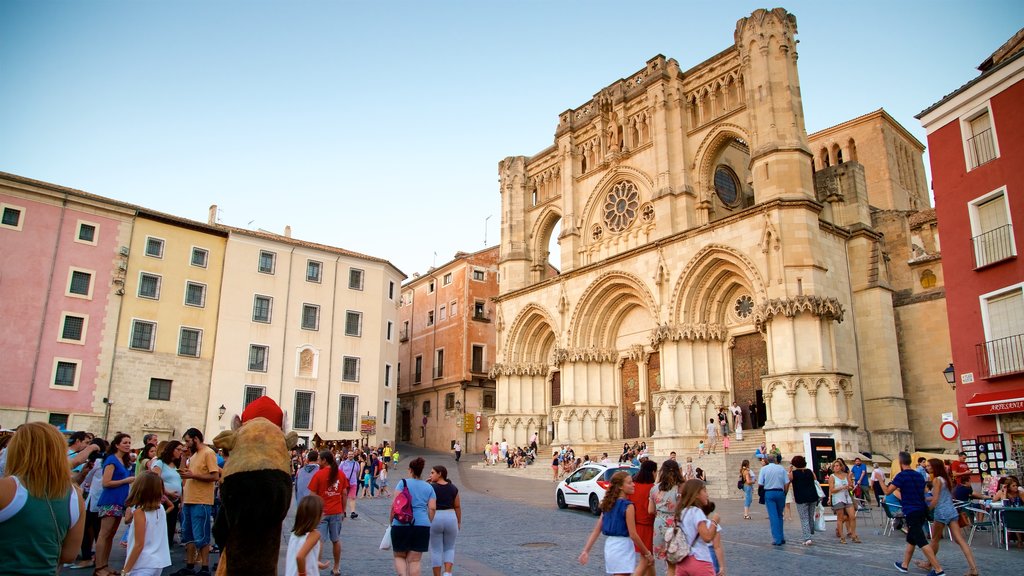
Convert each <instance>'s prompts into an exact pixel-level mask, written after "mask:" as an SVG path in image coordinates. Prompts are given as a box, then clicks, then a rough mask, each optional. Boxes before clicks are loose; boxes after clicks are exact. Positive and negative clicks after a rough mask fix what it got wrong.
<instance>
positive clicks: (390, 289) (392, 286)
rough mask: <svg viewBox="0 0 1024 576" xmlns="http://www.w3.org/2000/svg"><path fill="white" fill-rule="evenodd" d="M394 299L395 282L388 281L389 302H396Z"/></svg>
mask: <svg viewBox="0 0 1024 576" xmlns="http://www.w3.org/2000/svg"><path fill="white" fill-rule="evenodd" d="M394 299H395V281H394V280H389V281H388V300H394Z"/></svg>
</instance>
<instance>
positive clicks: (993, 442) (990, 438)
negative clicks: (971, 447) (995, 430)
mask: <svg viewBox="0 0 1024 576" xmlns="http://www.w3.org/2000/svg"><path fill="white" fill-rule="evenodd" d="M977 447H978V469H979V470H980V471H981V472H982V473H983V474H995V475H1002V474H1004V473H1005V472H1006V461H1007V460H1008V459H1009V455H1008V454H1007V452H1006V446H1005V445H1004V443H1003V435H1002V434H990V435H986V436H978V439H977Z"/></svg>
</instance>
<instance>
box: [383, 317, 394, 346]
mask: <svg viewBox="0 0 1024 576" xmlns="http://www.w3.org/2000/svg"><path fill="white" fill-rule="evenodd" d="M394 328H395V323H394V322H392V321H391V320H388V323H387V324H386V327H385V329H384V337H385V339H386V340H387V341H388V342H391V334H392V332H393V331H394Z"/></svg>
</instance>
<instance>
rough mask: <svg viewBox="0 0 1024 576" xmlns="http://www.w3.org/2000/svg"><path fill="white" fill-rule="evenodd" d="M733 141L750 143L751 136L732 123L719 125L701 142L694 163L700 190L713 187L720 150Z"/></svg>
mask: <svg viewBox="0 0 1024 576" xmlns="http://www.w3.org/2000/svg"><path fill="white" fill-rule="evenodd" d="M732 139H739V140H742V141H743V142H747V143H749V142H750V136H749V135H748V134H747V131H746V130H745V129H744V128H743V127H741V126H738V125H736V124H730V123H722V124H718V125H717V126H715V127H714V128H712V129H711V131H710V132H708V135H707V136H705V137H704V140H702V141H701V143H700V146H698V147H697V153H696V154H695V155H694V159H695V160H694V163H693V167H694V169H695V170H696V171H697V183H698V186H699V188H698V190H705V189H709V188H710V187H711V186H712V181H713V174H714V166H713V164H714V160H715V158H716V157H717V156H718V150H719V149H720V148H721V147H722V145H723V144H725V143H726V142H728V141H729V140H732ZM748 146H749V144H748Z"/></svg>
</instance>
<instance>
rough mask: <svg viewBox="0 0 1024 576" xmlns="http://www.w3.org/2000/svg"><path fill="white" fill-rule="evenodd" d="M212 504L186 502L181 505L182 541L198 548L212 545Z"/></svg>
mask: <svg viewBox="0 0 1024 576" xmlns="http://www.w3.org/2000/svg"><path fill="white" fill-rule="evenodd" d="M212 511H213V506H212V505H211V504H185V505H183V506H182V507H181V543H182V544H193V545H195V547H196V548H205V547H207V546H209V545H210V514H211V512H212Z"/></svg>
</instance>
